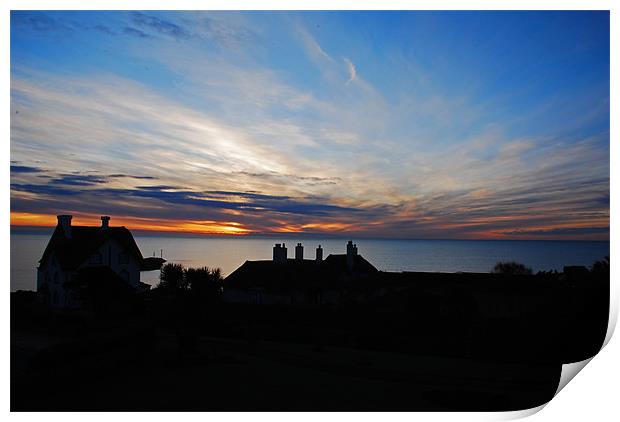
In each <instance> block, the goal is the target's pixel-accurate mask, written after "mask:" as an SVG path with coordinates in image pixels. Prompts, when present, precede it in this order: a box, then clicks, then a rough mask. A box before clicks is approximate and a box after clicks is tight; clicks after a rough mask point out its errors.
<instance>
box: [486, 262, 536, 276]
mask: <svg viewBox="0 0 620 422" xmlns="http://www.w3.org/2000/svg"><path fill="white" fill-rule="evenodd" d="M491 272H492V273H495V274H511V275H531V274H532V269H531V268H529V267H526V266H525V265H523V264H520V263H518V262H514V261H510V262H498V263H497V264H495V266H494V267H493V269H492V270H491Z"/></svg>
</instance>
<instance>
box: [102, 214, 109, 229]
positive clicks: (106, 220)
mask: <svg viewBox="0 0 620 422" xmlns="http://www.w3.org/2000/svg"><path fill="white" fill-rule="evenodd" d="M108 227H110V217H108V216H107V215H103V216H101V228H102V229H107V228H108Z"/></svg>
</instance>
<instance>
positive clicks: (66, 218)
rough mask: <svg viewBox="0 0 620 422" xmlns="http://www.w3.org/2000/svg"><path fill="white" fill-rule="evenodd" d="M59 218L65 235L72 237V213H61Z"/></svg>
mask: <svg viewBox="0 0 620 422" xmlns="http://www.w3.org/2000/svg"><path fill="white" fill-rule="evenodd" d="M57 218H58V227H60V228H62V231H63V232H64V233H65V237H66V238H67V239H71V218H73V217H72V216H70V215H59V216H57Z"/></svg>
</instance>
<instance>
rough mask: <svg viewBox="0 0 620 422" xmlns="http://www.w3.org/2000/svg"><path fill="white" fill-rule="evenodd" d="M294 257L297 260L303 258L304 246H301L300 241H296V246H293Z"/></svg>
mask: <svg viewBox="0 0 620 422" xmlns="http://www.w3.org/2000/svg"><path fill="white" fill-rule="evenodd" d="M295 259H296V260H297V261H303V260H304V247H303V246H301V243H298V244H297V246H295Z"/></svg>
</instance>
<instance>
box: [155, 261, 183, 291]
mask: <svg viewBox="0 0 620 422" xmlns="http://www.w3.org/2000/svg"><path fill="white" fill-rule="evenodd" d="M157 287H158V288H163V289H167V290H185V289H187V282H186V279H185V269H184V268H183V265H181V264H174V263H169V264H165V265H164V266H163V267H161V272H160V273H159V284H157Z"/></svg>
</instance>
